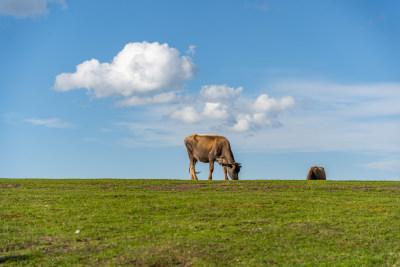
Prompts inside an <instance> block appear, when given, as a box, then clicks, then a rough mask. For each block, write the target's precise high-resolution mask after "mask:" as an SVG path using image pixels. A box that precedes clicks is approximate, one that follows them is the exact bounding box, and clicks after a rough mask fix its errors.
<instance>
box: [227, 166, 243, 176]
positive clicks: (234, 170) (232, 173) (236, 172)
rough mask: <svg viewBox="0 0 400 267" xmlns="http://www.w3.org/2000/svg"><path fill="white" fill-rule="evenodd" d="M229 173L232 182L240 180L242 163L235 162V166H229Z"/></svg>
mask: <svg viewBox="0 0 400 267" xmlns="http://www.w3.org/2000/svg"><path fill="white" fill-rule="evenodd" d="M227 167H228V173H229V176H230V177H231V179H232V180H239V172H240V168H242V165H240V163H237V162H235V163H234V164H229V165H228V166H227Z"/></svg>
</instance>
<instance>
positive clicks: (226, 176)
mask: <svg viewBox="0 0 400 267" xmlns="http://www.w3.org/2000/svg"><path fill="white" fill-rule="evenodd" d="M222 169H223V170H224V175H225V180H229V179H228V175H226V166H222Z"/></svg>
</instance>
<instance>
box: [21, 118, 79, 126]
mask: <svg viewBox="0 0 400 267" xmlns="http://www.w3.org/2000/svg"><path fill="white" fill-rule="evenodd" d="M24 121H26V122H29V123H31V124H33V125H39V126H45V127H48V128H71V127H73V126H74V125H73V124H71V123H68V122H64V121H62V120H61V119H58V118H55V119H37V118H32V119H25V120H24Z"/></svg>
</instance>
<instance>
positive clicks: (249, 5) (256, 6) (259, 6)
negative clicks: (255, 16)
mask: <svg viewBox="0 0 400 267" xmlns="http://www.w3.org/2000/svg"><path fill="white" fill-rule="evenodd" d="M244 6H245V7H246V8H254V9H257V10H261V11H267V10H268V5H267V4H266V3H265V2H245V3H244Z"/></svg>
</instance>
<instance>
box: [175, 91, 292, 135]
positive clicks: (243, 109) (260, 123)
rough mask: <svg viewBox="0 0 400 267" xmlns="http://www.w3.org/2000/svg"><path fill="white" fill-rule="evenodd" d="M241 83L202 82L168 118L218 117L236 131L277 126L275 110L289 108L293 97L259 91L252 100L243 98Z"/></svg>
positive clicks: (218, 119) (222, 122)
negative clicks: (189, 99) (188, 100)
mask: <svg viewBox="0 0 400 267" xmlns="http://www.w3.org/2000/svg"><path fill="white" fill-rule="evenodd" d="M242 91H243V88H242V87H238V88H236V89H234V88H232V87H229V86H227V85H205V86H203V87H202V89H201V90H200V93H199V97H198V100H197V102H195V103H193V104H192V105H186V106H184V107H182V108H180V109H178V110H175V111H174V112H172V113H171V114H170V116H169V118H170V119H172V120H178V121H182V122H185V123H197V122H200V121H205V120H208V121H218V122H219V124H220V126H221V125H224V126H225V127H226V128H227V129H230V130H234V131H237V132H245V131H249V130H257V129H262V128H270V127H277V126H280V125H281V123H280V122H279V121H278V120H277V117H278V115H279V113H281V112H284V111H286V110H289V109H290V108H292V107H293V106H294V104H295V101H294V98H293V97H291V96H285V97H282V98H280V99H277V98H273V97H270V96H268V95H267V94H261V95H260V96H259V97H258V98H257V99H256V100H254V101H251V100H243V99H240V98H239V96H240V94H241V92H242Z"/></svg>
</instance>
